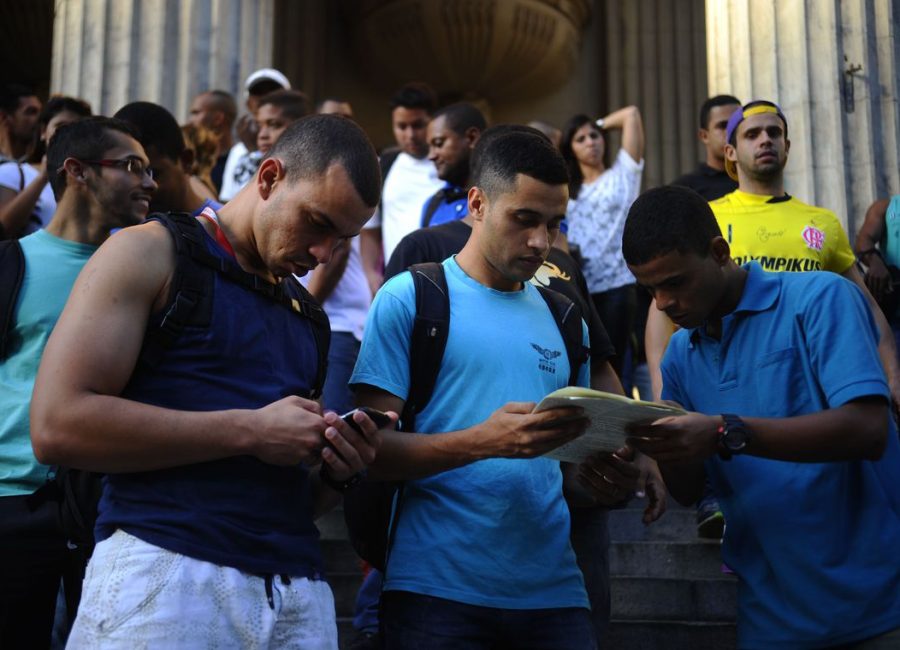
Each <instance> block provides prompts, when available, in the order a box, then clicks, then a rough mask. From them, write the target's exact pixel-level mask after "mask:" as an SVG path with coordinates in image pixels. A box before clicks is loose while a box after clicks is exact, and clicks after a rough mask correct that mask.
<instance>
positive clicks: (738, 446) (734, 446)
mask: <svg viewBox="0 0 900 650" xmlns="http://www.w3.org/2000/svg"><path fill="white" fill-rule="evenodd" d="M722 444H724V445H725V448H726V449H729V450H730V451H741V450H742V449H743V448H744V447H746V446H747V432H746V431H744V430H743V429H731V428H729V429H728V430H727V431H726V432H725V435H724V436H722Z"/></svg>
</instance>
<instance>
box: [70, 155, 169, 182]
mask: <svg viewBox="0 0 900 650" xmlns="http://www.w3.org/2000/svg"><path fill="white" fill-rule="evenodd" d="M81 162H83V163H85V164H86V165H99V166H100V167H119V168H121V169H124V170H125V171H128V172H131V173H132V174H134V175H135V176H141V175H143V174H146V175H147V176H148V177H149V178H150V180H153V177H154V176H155V175H156V172H155V171H154V169H153V168H152V167H149V166H147V165H145V164H144V161H143V160H141V159H140V158H125V159H123V160H108V159H107V160H82V161H81Z"/></svg>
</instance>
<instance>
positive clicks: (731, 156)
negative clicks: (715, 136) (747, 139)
mask: <svg viewBox="0 0 900 650" xmlns="http://www.w3.org/2000/svg"><path fill="white" fill-rule="evenodd" d="M725 160H730V161H731V162H735V163H736V162H737V149H736V148H735V147H734V145H732V144H728V143H725Z"/></svg>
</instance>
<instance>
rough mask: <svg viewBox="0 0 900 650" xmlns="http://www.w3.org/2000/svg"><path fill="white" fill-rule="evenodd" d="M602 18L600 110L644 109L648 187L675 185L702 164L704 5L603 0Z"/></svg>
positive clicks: (693, 0) (681, 0) (677, 0)
mask: <svg viewBox="0 0 900 650" xmlns="http://www.w3.org/2000/svg"><path fill="white" fill-rule="evenodd" d="M598 13H599V14H600V20H601V21H602V30H603V31H602V37H601V42H602V44H603V48H602V52H601V56H602V57H603V59H602V60H601V61H600V62H599V63H600V66H598V69H599V70H602V72H601V74H602V78H603V90H604V95H605V98H604V101H603V107H602V110H606V111H611V110H614V109H617V108H619V107H621V106H626V105H629V104H635V105H637V106H638V107H639V108H640V109H641V114H642V115H643V118H644V133H645V137H646V154H645V156H644V157H645V160H646V167H645V168H644V187H654V186H657V185H663V184H665V183H669V182H671V181H672V180H673V179H675V178H677V177H678V176H681V175H682V174H684V173H685V172H688V171H691V170H693V169H694V168H695V167H696V166H697V161H699V160H702V159H703V155H702V154H701V151H700V146H699V143H698V141H697V128H698V123H697V114H698V112H699V110H700V104H701V103H702V102H703V100H704V99H706V58H705V44H704V38H705V36H704V34H705V32H704V22H703V15H704V5H703V0H627V1H623V0H601V2H599V6H598ZM615 140H616V142H615V143H614V144H615V145H617V144H618V143H617V141H618V137H616V138H615Z"/></svg>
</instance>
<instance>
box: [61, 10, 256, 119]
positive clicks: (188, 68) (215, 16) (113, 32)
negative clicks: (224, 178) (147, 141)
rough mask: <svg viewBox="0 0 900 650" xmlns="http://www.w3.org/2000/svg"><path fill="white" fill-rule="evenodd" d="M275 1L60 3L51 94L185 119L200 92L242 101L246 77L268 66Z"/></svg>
mask: <svg viewBox="0 0 900 650" xmlns="http://www.w3.org/2000/svg"><path fill="white" fill-rule="evenodd" d="M273 2H274V0H56V17H55V20H54V26H53V64H52V71H51V77H52V78H51V92H55V93H64V94H66V95H74V96H77V97H82V98H84V99H86V100H87V101H89V102H90V103H91V105H92V106H93V108H94V111H95V112H96V113H100V114H105V115H111V114H112V113H114V112H115V111H116V110H118V109H119V108H120V107H121V106H122V105H124V104H126V103H128V102H130V101H135V100H147V101H152V102H156V103H158V104H161V105H163V106H165V107H166V108H168V109H169V110H170V111H172V113H173V114H174V115H175V117H176V118H177V119H178V121H179V122H183V121H185V120H186V119H187V114H188V108H189V107H190V102H191V99H192V98H193V97H194V95H196V94H197V93H200V92H202V91H204V90H210V89H215V88H218V89H221V90H226V91H228V92H230V93H232V94H233V95H234V96H235V99H236V100H237V102H238V106H241V105H242V104H243V87H242V84H243V80H244V79H245V78H246V77H247V75H248V74H250V72H252V71H253V70H255V69H257V68H261V67H266V66H269V65H271V62H272V42H273V29H274V8H273Z"/></svg>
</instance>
